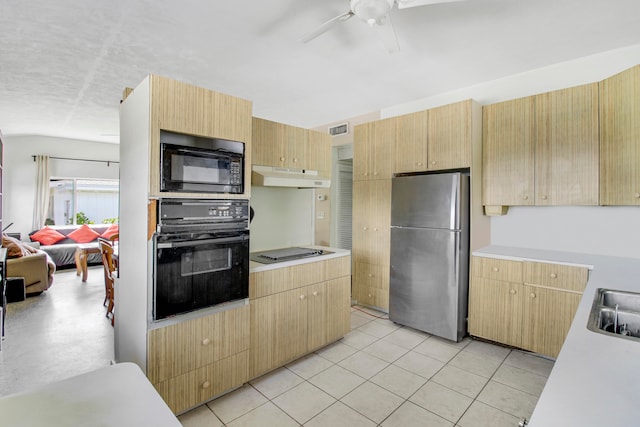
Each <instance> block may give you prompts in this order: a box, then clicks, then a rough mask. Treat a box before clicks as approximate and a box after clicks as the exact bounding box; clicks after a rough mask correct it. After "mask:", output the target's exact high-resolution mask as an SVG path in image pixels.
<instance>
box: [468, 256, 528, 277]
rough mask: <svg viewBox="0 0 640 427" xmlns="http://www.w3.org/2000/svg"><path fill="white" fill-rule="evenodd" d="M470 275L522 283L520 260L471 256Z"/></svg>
mask: <svg viewBox="0 0 640 427" xmlns="http://www.w3.org/2000/svg"><path fill="white" fill-rule="evenodd" d="M471 275H472V276H474V277H483V278H485V279H491V280H500V281H503V282H513V283H522V262H521V261H511V260H506V259H499V258H486V257H478V256H474V257H471Z"/></svg>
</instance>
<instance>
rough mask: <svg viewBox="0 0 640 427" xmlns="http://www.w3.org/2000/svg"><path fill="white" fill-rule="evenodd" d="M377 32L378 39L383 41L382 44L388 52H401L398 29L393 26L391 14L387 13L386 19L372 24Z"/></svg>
mask: <svg viewBox="0 0 640 427" xmlns="http://www.w3.org/2000/svg"><path fill="white" fill-rule="evenodd" d="M372 28H373V29H374V31H375V32H376V34H377V36H378V39H380V42H381V43H382V46H383V47H384V49H385V50H386V51H387V52H388V53H397V52H400V45H399V44H398V36H397V35H396V30H395V29H394V28H393V24H392V22H391V14H389V13H387V14H386V15H385V17H384V19H383V20H382V21H381V22H380V23H378V24H375V25H373V26H372Z"/></svg>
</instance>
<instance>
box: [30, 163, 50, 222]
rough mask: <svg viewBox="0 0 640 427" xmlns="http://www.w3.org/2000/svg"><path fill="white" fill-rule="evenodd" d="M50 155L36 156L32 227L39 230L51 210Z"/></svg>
mask: <svg viewBox="0 0 640 427" xmlns="http://www.w3.org/2000/svg"><path fill="white" fill-rule="evenodd" d="M49 179H50V176H49V156H44V155H38V156H36V194H35V200H34V203H33V223H32V224H31V225H32V226H31V228H32V229H33V230H39V229H41V228H42V226H44V221H45V219H47V211H48V210H49V191H50V190H49Z"/></svg>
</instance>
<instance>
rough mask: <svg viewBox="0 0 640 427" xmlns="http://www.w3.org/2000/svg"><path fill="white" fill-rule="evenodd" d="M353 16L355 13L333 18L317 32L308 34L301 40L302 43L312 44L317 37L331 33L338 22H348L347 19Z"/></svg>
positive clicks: (346, 13) (316, 30) (349, 12)
mask: <svg viewBox="0 0 640 427" xmlns="http://www.w3.org/2000/svg"><path fill="white" fill-rule="evenodd" d="M352 16H353V12H352V11H348V12H345V13H343V14H342V15H338V16H336V17H335V18H331V19H330V20H328V21H327V22H325V23H324V24H322V25H320V26H319V27H318V28H316V29H315V30H313V31H311V32H310V33H307V34H306V35H304V36H303V37H302V38H301V39H300V41H302V43H307V42H310V41H311V40H313V39H315V38H316V37H318V36H320V35H322V34H324V33H326V32H327V31H329V30H330V29H331V28H333V26H334V25H336V24H337V23H338V22H341V21H346V20H347V19H349V18H351V17H352Z"/></svg>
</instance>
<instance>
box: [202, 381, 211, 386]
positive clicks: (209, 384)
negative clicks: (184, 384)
mask: <svg viewBox="0 0 640 427" xmlns="http://www.w3.org/2000/svg"><path fill="white" fill-rule="evenodd" d="M209 387H211V383H210V382H209V381H205V382H203V383H202V388H209Z"/></svg>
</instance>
